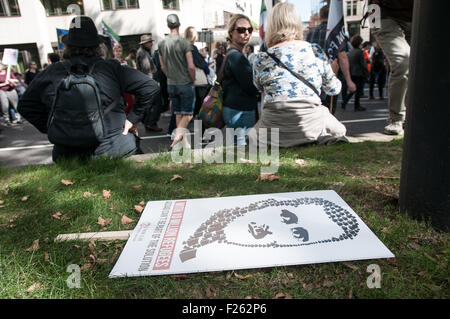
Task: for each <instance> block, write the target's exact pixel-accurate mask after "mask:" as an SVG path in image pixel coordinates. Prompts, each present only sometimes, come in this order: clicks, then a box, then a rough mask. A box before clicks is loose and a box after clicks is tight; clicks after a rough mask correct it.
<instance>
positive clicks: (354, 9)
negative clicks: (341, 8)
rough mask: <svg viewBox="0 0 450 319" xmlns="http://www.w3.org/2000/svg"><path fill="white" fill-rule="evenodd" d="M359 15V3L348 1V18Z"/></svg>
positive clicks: (354, 0) (355, 0) (353, 0)
mask: <svg viewBox="0 0 450 319" xmlns="http://www.w3.org/2000/svg"><path fill="white" fill-rule="evenodd" d="M357 14H358V1H357V0H349V1H347V16H349V17H350V16H356V15H357Z"/></svg>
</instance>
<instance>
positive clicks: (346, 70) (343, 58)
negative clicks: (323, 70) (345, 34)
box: [338, 51, 356, 93]
mask: <svg viewBox="0 0 450 319" xmlns="http://www.w3.org/2000/svg"><path fill="white" fill-rule="evenodd" d="M338 59H339V66H340V68H341V70H342V73H343V74H344V78H345V82H347V86H348V90H349V91H350V93H352V92H355V91H356V85H355V83H353V81H352V76H351V75H350V63H349V62H348V56H347V53H345V52H344V51H342V52H339V54H338Z"/></svg>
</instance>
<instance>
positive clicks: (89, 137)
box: [47, 60, 116, 148]
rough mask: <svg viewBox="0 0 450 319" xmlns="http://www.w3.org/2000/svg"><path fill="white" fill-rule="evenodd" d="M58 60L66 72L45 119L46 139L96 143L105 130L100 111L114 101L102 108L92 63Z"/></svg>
mask: <svg viewBox="0 0 450 319" xmlns="http://www.w3.org/2000/svg"><path fill="white" fill-rule="evenodd" d="M61 63H62V64H63V65H64V68H65V69H66V71H67V75H66V77H65V78H64V79H63V80H62V81H61V83H60V84H59V85H58V88H57V89H56V95H55V100H54V102H53V105H52V108H51V111H50V116H49V118H48V123H47V126H48V139H49V141H50V142H51V143H53V144H56V145H66V146H71V147H80V148H90V147H97V146H98V145H99V143H100V142H101V141H102V140H103V139H104V137H105V134H106V128H105V120H104V115H105V114H106V113H108V112H109V111H111V110H112V108H114V106H115V104H116V103H113V104H112V105H111V106H109V107H108V108H107V109H106V110H103V107H102V103H101V100H100V90H99V88H98V86H97V83H96V80H95V79H94V78H93V77H92V72H93V70H94V67H95V63H94V64H92V65H87V64H85V63H82V62H81V63H80V62H79V61H78V63H76V64H73V63H72V62H71V61H69V60H67V61H64V62H61Z"/></svg>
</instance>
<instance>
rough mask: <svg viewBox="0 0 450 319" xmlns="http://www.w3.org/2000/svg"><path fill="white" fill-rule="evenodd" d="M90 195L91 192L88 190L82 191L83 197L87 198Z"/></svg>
mask: <svg viewBox="0 0 450 319" xmlns="http://www.w3.org/2000/svg"><path fill="white" fill-rule="evenodd" d="M91 196H92V194H91V193H89V192H84V193H83V198H89V197H91Z"/></svg>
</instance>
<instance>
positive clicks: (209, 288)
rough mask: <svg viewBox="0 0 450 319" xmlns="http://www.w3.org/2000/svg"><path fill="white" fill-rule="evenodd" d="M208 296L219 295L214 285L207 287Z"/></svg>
mask: <svg viewBox="0 0 450 319" xmlns="http://www.w3.org/2000/svg"><path fill="white" fill-rule="evenodd" d="M205 292H206V298H215V297H216V296H217V293H216V289H214V287H213V286H211V285H208V287H206V289H205Z"/></svg>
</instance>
